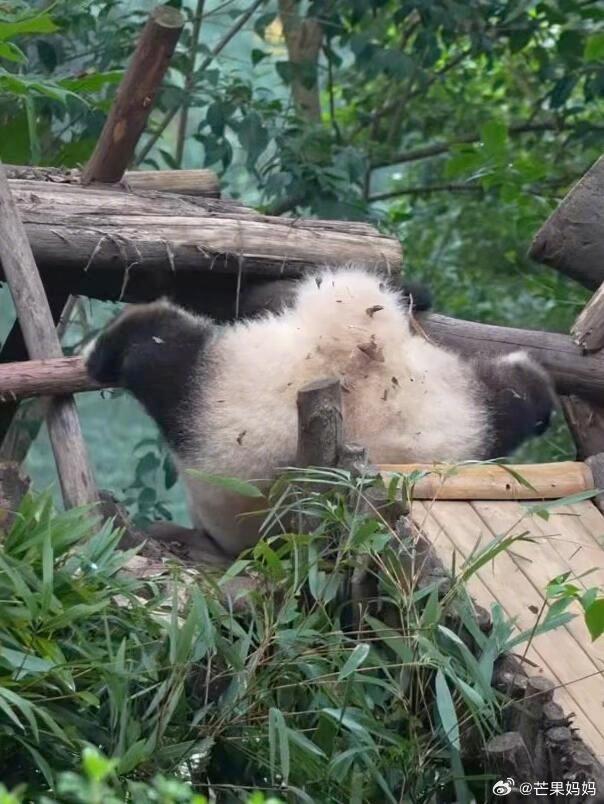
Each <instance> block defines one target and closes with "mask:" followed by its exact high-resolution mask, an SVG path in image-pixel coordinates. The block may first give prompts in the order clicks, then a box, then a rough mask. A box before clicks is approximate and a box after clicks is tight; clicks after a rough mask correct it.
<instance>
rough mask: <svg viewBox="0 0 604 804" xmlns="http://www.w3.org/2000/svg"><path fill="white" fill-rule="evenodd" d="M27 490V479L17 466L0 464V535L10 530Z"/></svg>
mask: <svg viewBox="0 0 604 804" xmlns="http://www.w3.org/2000/svg"><path fill="white" fill-rule="evenodd" d="M28 489H29V478H28V477H26V476H25V475H24V474H22V472H21V467H20V466H19V464H17V463H14V462H7V463H0V533H1V532H4V533H6V531H7V530H8V529H9V528H10V526H11V524H12V522H13V520H14V518H15V512H16V511H17V509H18V508H19V504H20V502H21V499H22V497H23V495H24V494H25V493H26V492H27V490H28Z"/></svg>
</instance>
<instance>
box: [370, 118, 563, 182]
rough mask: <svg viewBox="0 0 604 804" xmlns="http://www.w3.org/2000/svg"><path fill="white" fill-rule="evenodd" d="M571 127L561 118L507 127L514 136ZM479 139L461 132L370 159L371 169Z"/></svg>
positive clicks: (413, 158) (423, 156)
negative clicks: (460, 133)
mask: <svg viewBox="0 0 604 804" xmlns="http://www.w3.org/2000/svg"><path fill="white" fill-rule="evenodd" d="M571 128H574V126H573V125H572V124H570V123H568V122H566V121H562V120H560V121H559V120H548V121H544V122H542V123H515V124H512V125H511V126H510V127H509V128H508V134H510V135H511V136H515V135H518V134H528V133H532V132H539V131H564V130H567V129H571ZM481 139H482V138H481V135H480V134H479V133H478V132H474V133H472V134H462V135H460V136H459V137H454V138H453V139H452V140H451V141H450V142H435V143H433V144H432V145H424V146H421V147H419V148H412V149H410V150H408V151H402V152H401V153H398V154H395V155H394V156H390V157H388V158H387V159H386V158H385V159H382V160H376V161H372V163H371V169H372V170H376V169H377V168H382V167H388V166H390V165H401V164H403V163H405V162H417V161H419V160H421V159H429V158H430V157H432V156H439V155H440V154H444V153H447V152H448V151H449V150H450V149H451V148H452V146H453V145H459V144H462V143H466V142H467V143H470V142H480V140H481Z"/></svg>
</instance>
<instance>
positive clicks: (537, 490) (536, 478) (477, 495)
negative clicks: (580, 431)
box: [378, 461, 595, 500]
mask: <svg viewBox="0 0 604 804" xmlns="http://www.w3.org/2000/svg"><path fill="white" fill-rule="evenodd" d="M378 469H379V470H380V471H381V472H383V473H384V474H386V475H389V474H391V473H392V472H400V473H401V474H410V473H411V472H415V471H420V472H426V473H427V474H426V476H425V477H422V478H421V479H420V480H418V482H417V483H416V484H415V486H414V487H413V498H414V499H415V500H432V499H439V500H536V499H554V500H557V499H560V498H561V497H566V496H568V495H570V494H577V493H578V492H581V491H586V490H589V489H593V488H595V486H594V479H593V476H592V473H591V470H590V469H589V467H588V466H587V465H586V464H584V463H578V462H577V463H574V462H572V461H564V462H560V463H538V464H521V465H518V466H513V465H510V466H509V467H508V468H505V467H503V466H498V465H497V464H483V465H478V466H476V465H471V464H470V465H461V466H447V465H441V466H431V465H426V464H382V465H381V466H379V467H378ZM517 477H521V478H522V479H523V480H524V482H525V483H526V485H524V484H523V483H522V482H520V480H518V479H517Z"/></svg>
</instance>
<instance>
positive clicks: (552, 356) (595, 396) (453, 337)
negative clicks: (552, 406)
mask: <svg viewBox="0 0 604 804" xmlns="http://www.w3.org/2000/svg"><path fill="white" fill-rule="evenodd" d="M419 326H420V328H421V329H422V330H423V331H424V332H425V334H426V335H427V337H428V338H429V340H432V341H433V342H435V343H438V344H440V345H442V346H446V347H449V348H451V349H453V351H456V352H458V353H459V354H461V355H464V356H466V357H470V358H472V357H476V356H477V355H480V356H486V355H500V354H506V353H509V352H512V351H515V350H517V349H524V350H526V351H527V352H528V353H529V354H530V355H532V357H534V358H535V360H538V361H539V363H541V365H542V366H544V368H546V369H547V370H548V371H549V373H550V374H551V376H552V378H553V380H554V383H555V384H556V390H557V391H558V393H559V394H576V395H577V396H581V397H584V398H586V399H592V400H594V401H600V402H602V403H604V355H602V353H601V352H597V353H594V354H584V353H583V350H582V349H580V348H579V347H578V346H577V345H576V344H575V343H573V341H572V339H571V338H570V337H569V336H568V335H563V334H559V333H554V332H540V331H538V330H530V329H515V328H513V327H501V326H494V325H492V324H479V323H476V322H474V321H461V320H459V319H456V318H449V317H447V316H444V315H427V316H422V317H421V322H420V324H419Z"/></svg>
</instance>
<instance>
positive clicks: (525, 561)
mask: <svg viewBox="0 0 604 804" xmlns="http://www.w3.org/2000/svg"><path fill="white" fill-rule="evenodd" d="M471 505H472V508H473V509H474V510H475V511H476V513H477V514H478V516H479V517H480V518H481V519H482V521H483V523H484V524H485V526H486V527H487V528H489V530H490V532H491V533H492V534H493V536H496V535H498V534H500V533H502V532H507V531H508V530H509V531H510V533H511V535H513V534H514V533H522V532H523V531H525V530H528V531H529V535H530V537H534V538H535V539H536V541H535V542H526V541H519V542H516V543H515V544H514V545H513V547H512V548H511V549H510V551H509V554H510V558H511V559H512V561H513V562H514V563H515V564H516V566H518V568H519V569H520V571H521V572H522V573H523V575H524V576H525V577H526V579H527V581H528V582H529V583H531V584H532V585H533V586H534V588H535V590H536V591H537V593H538V594H539V596H540V597H541V599H544V592H545V589H546V587H547V585H548V583H549V582H550V581H552V580H553V579H554V578H556V577H557V576H558V575H562V574H563V573H566V572H569V571H570V572H573V565H572V562H571V561H568V560H565V559H564V558H562V557H561V556H560V554H559V553H558V552H557V550H556V549H554V545H553V542H552V540H551V539H550V538H548V537H546V536H544V535H543V531H542V530H541V527H540V525H539V524H538V522H539V519H538V517H536V516H530V515H528V514H527V513H526V510H525V509H524V508H523V506H521V505H519V504H518V503H516V502H505V503H504V504H503V505H500V504H499V503H498V502H473V503H471ZM560 519H561V517H558V519H557V523H558V524H559V528H558V529H559V530H561V531H562V538H561V539H556V544H562V543H563V541H564V538H565V537H566V530H565V528H569V527H571V526H574V525H575V524H576V522H574V519H573V518H572V517H567V519H566V522H564V520H562V522H561V523H560ZM541 521H542V522H543V520H541ZM544 524H545V523H544ZM577 560H578V558H577ZM573 611H574V612H575V613H576V614H578V615H580V614H581V612H580V610H578V609H573ZM565 627H566V629H567V630H568V631H569V633H570V634H571V635H572V636H573V638H574V639H575V641H576V642H577V650H582V651H583V652H584V653H585V655H586V656H587V657H588V659H589V660H590V661H591V662H592V663H593V665H594V668H595V669H596V670H601V671H602V670H604V663H603V661H602V659H601V658H599V657H598V656H597V654H595V652H594V651H593V650H591V649H590V637H589V633H588V631H587V628H586V626H585V622H584V621H583V618H582V617H581V616H577V617H576V618H575V619H574V620H572V621H571V622H569V623H568V624H567V625H566V626H565ZM598 682H599V683H600V684H601V685H602V686H601V689H600V696H601V697H603V698H604V682H602V679H598Z"/></svg>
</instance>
